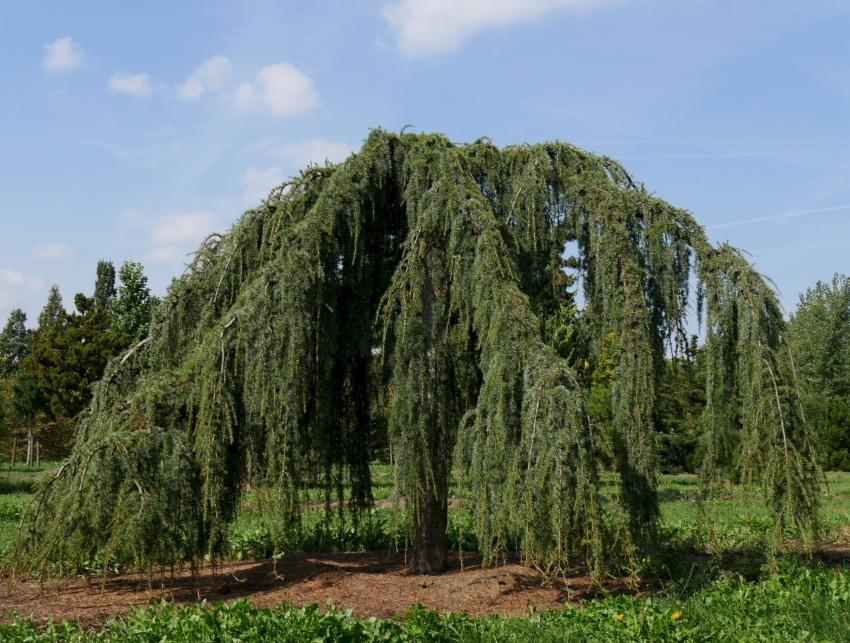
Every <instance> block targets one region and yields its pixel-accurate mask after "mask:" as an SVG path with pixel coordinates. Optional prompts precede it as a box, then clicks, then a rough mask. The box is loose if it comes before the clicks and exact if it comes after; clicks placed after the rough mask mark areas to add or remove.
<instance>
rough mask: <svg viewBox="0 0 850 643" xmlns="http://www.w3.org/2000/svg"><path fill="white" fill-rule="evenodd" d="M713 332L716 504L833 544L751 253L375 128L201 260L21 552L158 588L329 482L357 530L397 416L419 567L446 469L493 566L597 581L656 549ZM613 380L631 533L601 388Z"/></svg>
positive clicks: (94, 410) (708, 401)
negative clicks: (666, 426) (118, 572)
mask: <svg viewBox="0 0 850 643" xmlns="http://www.w3.org/2000/svg"><path fill="white" fill-rule="evenodd" d="M568 245H572V246H573V247H575V248H576V249H577V250H576V257H575V258H574V259H572V260H571V259H570V258H569V257H568V256H567V253H565V248H566V247H567V246H568ZM570 269H573V270H574V271H575V273H576V276H577V277H578V278H579V279H580V280H581V286H582V291H583V296H584V308H583V310H582V311H581V315H580V316H578V315H576V312H575V310H574V309H573V306H574V304H575V301H574V298H573V293H572V289H571V288H572V282H571V279H570V275H569V271H570ZM692 281H694V282H695V283H696V284H697V288H696V291H695V292H693V291H692V290H691V287H690V285H691V282H692ZM121 298H122V295H121V293H120V292H119V296H118V300H117V301H116V302H115V306H116V307H117V306H119V305H120V302H121ZM694 310H695V311H696V312H697V314H698V316H699V317H700V318H701V319H702V318H704V323H705V328H706V348H705V382H706V385H705V412H704V416H703V420H704V425H703V426H704V437H703V439H704V440H705V443H706V447H705V458H706V459H705V462H704V478H705V480H706V482H707V484H709V485H711V484H714V483H716V481H717V480H719V479H720V478H721V477H722V475H723V471H724V468H728V467H730V466H735V467H737V468H738V469H739V470H740V472H741V475H742V476H743V477H744V478H746V479H747V480H749V481H752V482H755V483H759V484H760V485H762V488H763V489H764V491H765V494H766V497H767V498H768V500H769V503H770V506H771V508H772V510H773V516H774V519H775V523H776V525H777V529H778V530H780V529H783V528H786V527H788V528H791V529H792V530H794V531H795V532H796V533H798V534H799V535H801V536H804V537H806V538H807V539H811V538H813V537H814V535H815V534H816V531H817V507H818V480H817V469H816V465H815V462H814V457H813V456H814V448H813V444H812V441H811V438H810V435H809V433H808V431H807V427H806V424H805V422H804V418H803V411H802V406H801V404H800V400H799V398H798V396H797V392H796V385H795V379H794V372H793V369H792V364H791V361H790V360H789V359H788V350H787V345H786V342H785V336H784V335H785V323H784V321H783V318H782V314H781V311H780V307H779V304H778V301H777V299H776V296H775V293H774V292H773V290H772V288H771V287H770V286H769V285H768V283H766V281H765V280H764V279H763V278H762V277H761V276H760V275H759V274H758V273H757V272H756V271H755V270H754V269H753V268H752V266H751V265H750V264H749V263H748V262H747V260H746V259H745V258H744V257H743V255H742V254H741V253H740V252H738V251H737V250H736V249H734V248H732V247H731V246H728V245H720V246H713V245H712V244H710V243H709V241H708V239H707V237H706V235H705V233H704V231H703V229H702V228H701V227H700V226H699V225H698V224H697V222H696V221H695V220H694V218H693V217H692V216H691V215H690V213H688V212H687V211H685V210H682V209H679V208H676V207H673V206H671V205H670V204H668V203H666V202H664V201H662V200H661V199H659V198H657V197H655V196H653V195H652V194H651V193H649V192H648V191H646V190H645V189H644V188H643V186H641V185H638V184H636V183H635V182H634V181H633V180H632V178H631V177H630V176H629V175H628V174H627V172H626V171H625V170H624V169H623V167H622V166H621V165H619V164H618V163H617V162H616V161H614V160H612V159H609V158H605V157H598V156H595V155H592V154H589V153H587V152H583V151H581V150H579V149H577V148H575V147H573V146H571V145H569V144H566V143H560V142H554V143H544V144H537V145H518V146H509V147H505V148H501V149H500V148H497V147H496V146H494V145H493V144H492V143H490V142H489V141H488V140H487V139H481V140H479V141H476V142H475V143H472V144H468V145H456V144H453V143H452V142H450V141H449V140H447V139H446V138H445V137H443V136H440V135H417V134H401V135H395V134H391V133H388V132H386V131H382V130H377V131H374V132H373V133H372V134H371V135H370V136H369V138H368V139H367V140H366V142H365V144H364V146H363V147H362V149H361V150H360V151H359V152H358V153H356V154H353V155H352V156H351V157H350V158H349V159H348V160H346V161H345V162H344V163H341V164H339V165H337V166H330V165H329V166H326V167H313V168H310V169H308V170H306V171H305V172H303V173H302V174H301V175H300V176H299V177H298V178H297V179H296V180H294V181H292V182H290V183H287V184H285V185H284V186H282V187H281V188H279V189H277V190H275V191H274V192H273V193H272V194H271V195H270V196H269V198H268V199H266V200H265V201H264V202H263V203H262V204H260V205H259V206H258V207H257V208H255V209H253V210H250V211H248V212H246V213H245V214H244V216H243V217H242V219H241V220H240V221H239V222H238V223H237V224H236V225H235V226H234V227H233V229H232V230H231V231H230V232H229V233H228V234H226V235H212V236H211V237H209V238H208V239H206V240H205V241H204V243H203V245H202V246H201V248H200V249H199V250H198V252H197V254H196V255H195V257H194V260H193V261H192V263H191V265H190V266H189V268H188V270H187V271H186V273H185V274H184V275H183V276H182V277H181V278H179V279H177V280H176V281H175V282H174V283H173V284H172V286H171V288H170V289H169V292H168V294H167V296H166V297H165V299H164V301H163V302H162V304H161V305H160V306H159V307H158V308H157V311H156V313H155V315H154V319H153V321H152V323H151V326H150V333H149V334H148V335H147V337H145V338H144V339H143V340H142V341H140V342H139V343H138V344H137V345H136V346H135V347H133V348H132V349H131V350H130V351H128V352H127V353H126V354H125V355H123V356H122V357H120V358H119V359H116V360H115V361H113V362H112V363H111V364H110V366H109V367H108V368H107V371H106V374H105V376H104V378H103V380H102V381H101V382H100V383H99V384H98V385H97V387H96V393H95V396H94V399H93V402H92V404H91V406H90V407H89V409H88V410H87V411H86V412H85V413H84V414H83V416H82V417H81V420H80V425H79V430H78V435H77V439H76V443H75V446H74V450H73V453H72V455H71V457H70V459H69V461H68V462H67V464H66V465H65V466H63V468H62V469H61V470H60V472H59V473H58V475H57V476H56V477H55V478H54V479H53V480H52V482H51V483H50V484H49V485H48V486H47V487H46V488H45V489H44V490H43V491H42V494H41V496H40V499H39V502H38V503H37V505H36V509H35V511H34V515H31V516H30V520H29V522H28V525H29V528H28V530H27V532H26V533H25V537H24V540H23V541H22V543H21V547H22V551H24V552H26V553H28V555H29V559H31V560H54V561H56V560H58V561H60V562H68V563H74V562H75V561H77V562H79V561H82V560H86V559H88V558H91V557H93V555H94V554H95V553H96V552H106V554H107V555H109V554H116V555H118V554H120V555H123V556H125V557H128V558H131V559H132V560H134V561H136V562H137V563H138V564H139V565H141V566H149V565H152V564H167V563H170V562H175V561H181V560H187V559H188V560H197V559H200V558H202V557H204V556H215V555H217V554H218V553H220V552H221V551H222V548H223V545H224V536H225V530H226V528H227V524H228V521H230V520H231V518H232V517H233V515H234V510H235V508H236V504H237V502H238V499H239V497H240V493H241V491H242V489H243V488H244V486H245V484H246V483H247V482H249V481H250V482H256V483H258V484H265V485H271V486H273V487H274V488H276V489H277V490H278V492H279V503H280V516H281V523H282V525H284V527H285V529H292V530H296V529H298V528H299V524H300V523H299V516H300V513H301V510H302V508H303V507H304V506H305V505H306V503H307V496H306V492H307V489H308V488H311V487H316V486H319V487H321V488H323V489H324V490H325V498H326V511H327V514H328V515H330V514H331V513H332V511H333V509H332V507H333V506H334V505H333V504H332V502H333V501H334V500H337V501H339V503H338V505H336V506H338V507H339V509H338V510H337V511H338V512H339V515H340V516H341V519H343V520H348V521H350V522H351V524H352V526H353V527H354V528H357V527H358V525H359V524H360V523H361V522H362V521H363V520H365V519H368V514H367V513H366V512H365V510H367V509H368V508H369V507H370V506H371V502H372V498H371V485H370V479H369V466H368V463H369V457H370V453H369V444H370V431H372V430H373V429H374V425H375V416H376V415H377V414H378V411H376V409H379V408H380V409H385V420H386V427H387V433H388V436H389V440H390V443H391V444H392V448H393V456H394V462H395V464H396V467H397V472H398V475H397V485H398V487H399V489H398V491H399V494H400V496H401V497H403V498H404V499H405V501H406V503H405V511H406V513H407V515H408V517H409V524H410V535H409V542H410V545H411V546H410V554H411V555H410V560H411V565H412V568H413V569H414V570H417V571H434V570H439V569H441V568H442V567H443V566H444V565H445V562H446V546H447V545H446V515H447V514H446V512H447V503H448V481H449V476H450V474H451V473H452V472H454V475H456V476H457V477H458V479H460V480H462V481H463V482H464V483H465V484H468V485H469V487H470V488H471V489H473V490H474V496H475V497H474V511H475V532H476V535H477V537H478V542H479V543H480V548H481V553H482V555H483V556H484V560H485V562H488V563H491V562H495V561H497V560H499V559H500V558H501V557H502V556H503V555H504V554H505V552H506V551H507V550H508V548H509V547H512V546H513V544H514V543H515V544H517V546H518V547H519V548H520V549H521V551H522V552H523V554H524V556H525V557H526V559H527V560H529V561H530V562H533V563H536V564H541V565H546V566H549V567H552V566H557V567H566V566H569V565H574V564H577V563H587V564H589V565H590V566H591V567H593V568H595V569H600V568H602V567H603V566H604V564H605V561H611V560H616V559H617V556H618V555H619V554H620V553H624V554H625V555H628V554H629V553H632V554H633V553H634V552H636V551H641V550H644V549H646V548H651V547H653V546H654V545H655V544H656V543H657V541H658V501H657V497H656V491H655V489H656V476H657V471H658V467H659V454H658V445H659V440H658V437H657V432H658V419H659V408H660V404H661V399H662V389H661V388H660V386H661V382H662V381H663V378H664V377H665V356H667V355H669V354H684V353H685V352H686V350H687V349H688V346H689V342H688V340H687V336H686V328H687V319H688V315H689V314H690V313H691V312H692V311H694ZM140 336H141V335H140ZM579 337H581V338H582V346H578V340H577V338H579ZM573 343H575V344H576V346H571V344H573ZM573 348H575V350H573ZM579 355H582V358H581V360H580V361H581V366H579V365H577V362H578V361H579V360H578V356H579ZM603 368H604V369H607V371H608V374H607V375H605V378H607V379H606V381H607V382H608V383H609V387H610V390H609V394H607V395H606V396H602V397H600V398H599V400H597V403H598V404H599V403H604V404H605V405H607V408H608V417H609V419H610V423H611V426H612V438H611V441H612V452H613V457H614V461H615V463H616V468H617V470H618V471H619V474H620V478H621V484H620V490H621V491H620V499H619V503H620V508H619V509H618V510H617V511H612V512H606V511H605V509H604V506H603V502H602V500H601V494H600V480H599V469H600V451H599V449H600V440H599V436H598V435H597V433H596V432H595V431H596V428H595V426H594V423H593V422H592V421H591V418H590V412H589V404H588V398H587V390H586V389H587V382H588V381H592V380H593V377H594V371H595V369H603ZM375 398H380V400H382V403H381V404H374V401H375ZM600 400H601V402H600ZM381 412H384V411H381ZM733 436H734V444H735V448H736V451H735V454H734V455H735V456H736V457H735V458H734V462H732V455H733V454H730V449H729V445H730V444H732V442H730V440H731V439H732V437H733ZM44 516H47V517H48V518H47V519H46V520H45V519H42V518H43V517H44Z"/></svg>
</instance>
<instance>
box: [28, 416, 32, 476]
mask: <svg viewBox="0 0 850 643" xmlns="http://www.w3.org/2000/svg"><path fill="white" fill-rule="evenodd" d="M32 447H33V434H32V426H30V427H29V428H28V429H27V468H28V469H32V456H33V448H32Z"/></svg>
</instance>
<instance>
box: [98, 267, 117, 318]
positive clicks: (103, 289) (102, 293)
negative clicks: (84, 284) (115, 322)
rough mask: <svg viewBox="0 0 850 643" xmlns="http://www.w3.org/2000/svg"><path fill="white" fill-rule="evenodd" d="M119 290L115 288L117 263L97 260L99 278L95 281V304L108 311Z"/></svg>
mask: <svg viewBox="0 0 850 643" xmlns="http://www.w3.org/2000/svg"><path fill="white" fill-rule="evenodd" d="M117 294H118V291H117V290H116V289H115V265H114V264H113V263H112V262H111V261H104V260H100V261H98V262H97V279H96V280H95V283H94V305H95V307H96V308H99V309H100V310H103V311H108V310H109V307H110V306H111V305H112V301H113V300H114V299H115V296H116V295H117Z"/></svg>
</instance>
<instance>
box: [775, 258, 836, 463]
mask: <svg viewBox="0 0 850 643" xmlns="http://www.w3.org/2000/svg"><path fill="white" fill-rule="evenodd" d="M788 332H789V341H790V343H791V346H792V348H793V350H794V359H795V360H796V365H797V371H798V374H799V380H800V385H801V388H802V390H803V399H804V401H805V406H806V414H807V417H808V418H809V421H810V422H811V423H812V426H813V427H814V429H815V430H816V431H817V433H818V435H819V437H820V451H821V461H822V462H823V465H824V466H825V467H827V468H830V469H843V470H850V277H847V276H846V275H839V274H836V275H835V276H834V277H833V279H832V281H831V282H830V283H827V282H822V281H819V282H818V283H817V284H816V285H815V287H814V288H809V289H808V290H807V291H806V292H805V293H803V294H802V295H801V296H800V302H799V304H798V305H797V310H796V311H795V312H794V314H793V315H792V316H791V322H790V324H789V329H788Z"/></svg>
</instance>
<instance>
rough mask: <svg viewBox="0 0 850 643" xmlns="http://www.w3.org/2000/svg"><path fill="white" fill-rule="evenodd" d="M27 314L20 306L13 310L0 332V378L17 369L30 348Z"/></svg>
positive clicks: (11, 373)
mask: <svg viewBox="0 0 850 643" xmlns="http://www.w3.org/2000/svg"><path fill="white" fill-rule="evenodd" d="M26 322H27V316H26V313H24V311H22V310H21V309H20V308H16V309H15V310H13V311H12V312H11V313H10V315H9V319H8V321H7V322H6V325H5V326H4V327H3V330H2V332H0V379H2V378H4V377H9V376H10V375H13V374H14V373H16V372H17V371H18V369H19V368H20V367H21V362H23V361H24V358H25V357H26V356H27V354H28V353H29V350H30V331H29V330H28V329H27V326H26Z"/></svg>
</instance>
